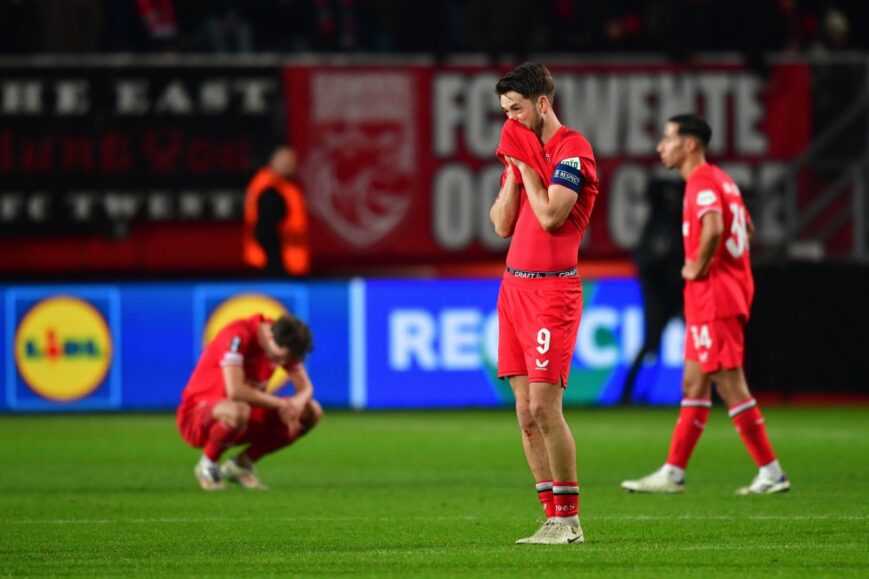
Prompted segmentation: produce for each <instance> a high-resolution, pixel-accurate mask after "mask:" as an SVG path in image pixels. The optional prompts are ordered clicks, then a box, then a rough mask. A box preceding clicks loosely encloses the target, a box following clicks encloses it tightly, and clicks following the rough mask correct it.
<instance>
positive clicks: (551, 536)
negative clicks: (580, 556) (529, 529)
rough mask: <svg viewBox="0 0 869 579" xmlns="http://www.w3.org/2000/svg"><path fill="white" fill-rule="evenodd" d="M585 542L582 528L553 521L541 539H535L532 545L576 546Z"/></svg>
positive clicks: (547, 526)
mask: <svg viewBox="0 0 869 579" xmlns="http://www.w3.org/2000/svg"><path fill="white" fill-rule="evenodd" d="M584 541H585V537H583V536H582V527H580V526H579V525H576V526H575V527H573V526H571V525H568V524H566V523H559V522H558V521H552V522H551V523H550V524H549V525H546V530H545V531H544V532H543V533H541V536H540V537H537V538H533V540H532V541H531V544H532V545H576V544H579V543H582V542H584Z"/></svg>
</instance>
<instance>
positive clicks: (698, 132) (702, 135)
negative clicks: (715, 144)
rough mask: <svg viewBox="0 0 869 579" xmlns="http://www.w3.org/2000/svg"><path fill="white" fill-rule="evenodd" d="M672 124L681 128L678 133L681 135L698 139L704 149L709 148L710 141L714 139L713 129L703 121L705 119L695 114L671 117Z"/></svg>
mask: <svg viewBox="0 0 869 579" xmlns="http://www.w3.org/2000/svg"><path fill="white" fill-rule="evenodd" d="M670 122H671V123H673V124H675V125H677V126H678V127H679V129H678V130H677V131H676V132H677V133H679V134H680V135H683V136H685V135H687V136H690V137H696V138H697V139H699V140H700V142H701V143H703V148H706V147H708V146H709V141H710V140H711V139H712V127H710V126H709V123H707V122H706V121H705V120H703V117H701V116H699V115H695V114H694V113H685V114H681V115H676V116H674V117H670Z"/></svg>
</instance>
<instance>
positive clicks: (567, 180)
mask: <svg viewBox="0 0 869 579" xmlns="http://www.w3.org/2000/svg"><path fill="white" fill-rule="evenodd" d="M550 183H556V184H558V185H562V186H564V187H567V188H568V189H570V190H571V191H573V192H574V193H579V190H580V188H582V173H581V172H580V163H579V157H570V158H569V159H563V160H562V161H560V162H559V163H558V165H556V166H555V171H554V172H553V173H552V179H550Z"/></svg>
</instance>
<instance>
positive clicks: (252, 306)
mask: <svg viewBox="0 0 869 579" xmlns="http://www.w3.org/2000/svg"><path fill="white" fill-rule="evenodd" d="M285 313H287V308H285V307H284V305H283V304H282V303H281V302H279V301H277V300H275V299H272V298H270V297H268V296H265V295H262V294H253V293H250V294H241V295H237V296H233V297H231V298H229V299H227V300H225V301H224V302H222V303H221V304H220V305H218V306H217V307H216V308H215V309H214V311H213V312H212V314H211V316H210V317H209V318H208V321H207V322H206V324H205V332H204V335H203V336H202V347H203V348H204V347H205V346H207V345H208V343H209V342H211V340H213V339H214V337H215V336H216V335H217V333H218V332H220V330H221V329H223V327H224V326H225V325H227V324H228V323H230V322H232V321H235V320H237V319H239V318H249V317H250V316H253V315H255V314H262V315H264V316H265V317H267V318H271V319H276V318H279V317H281V316H282V315H283V314H285ZM286 381H287V373H286V372H284V370H283V369H281V368H278V370H277V372H275V373H274V375H273V376H272V378H271V380H269V385H268V390H269V392H271V391H273V390H277V389H278V388H280V387H281V386H283V385H284V383H286Z"/></svg>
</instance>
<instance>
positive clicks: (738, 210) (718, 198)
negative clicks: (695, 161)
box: [682, 163, 754, 324]
mask: <svg viewBox="0 0 869 579" xmlns="http://www.w3.org/2000/svg"><path fill="white" fill-rule="evenodd" d="M710 211H714V212H716V213H720V214H721V216H722V218H723V219H724V234H723V235H722V237H721V241H720V243H719V245H718V249H717V250H716V252H715V256H714V257H713V259H712V263H711V265H710V267H709V274H708V275H707V276H706V277H705V278H703V279H700V280H695V281H688V282H686V283H685V320H686V322H687V323H688V324H697V323H700V322H707V321H710V320H718V319H722V318H727V317H733V316H742V317H744V318H745V319H746V320H747V319H748V317H749V313H750V310H751V301H752V299H753V298H754V277H753V276H752V274H751V260H750V257H749V248H748V228H747V224H748V222H749V220H750V219H751V217H750V216H749V214H748V211H747V210H746V208H745V203H744V202H743V200H742V194H741V193H740V192H739V187H737V186H736V184H735V183H734V182H733V179H731V178H730V177H729V176H728V175H727V173H725V172H724V171H722V170H721V169H719V168H718V167H716V166H715V165H710V164H708V163H704V164H703V165H701V166H700V167H698V168H697V169H696V170H695V171H694V172H693V173H692V174H691V176H690V177H689V178H688V182H687V183H686V185H685V198H684V202H683V210H682V237H683V240H684V243H685V259H686V260H688V261H694V260H696V259H697V255H698V253H699V251H700V230H701V220H702V219H703V216H704V215H706V214H707V213H709V212H710Z"/></svg>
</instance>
